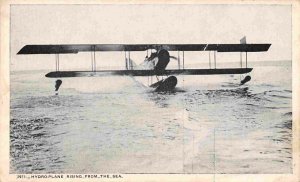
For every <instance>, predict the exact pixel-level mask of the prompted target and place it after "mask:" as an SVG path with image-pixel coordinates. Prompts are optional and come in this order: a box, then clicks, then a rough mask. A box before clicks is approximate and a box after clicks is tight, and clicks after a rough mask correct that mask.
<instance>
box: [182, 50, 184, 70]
mask: <svg viewBox="0 0 300 182" xmlns="http://www.w3.org/2000/svg"><path fill="white" fill-rule="evenodd" d="M182 68H183V69H184V51H182Z"/></svg>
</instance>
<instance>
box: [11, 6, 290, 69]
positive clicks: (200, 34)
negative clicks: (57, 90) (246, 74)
mask: <svg viewBox="0 0 300 182" xmlns="http://www.w3.org/2000/svg"><path fill="white" fill-rule="evenodd" d="M243 36H247V42H248V43H271V44H272V46H271V47H270V49H269V51H268V52H263V53H249V54H248V60H249V61H250V62H251V61H265V60H266V61H268V60H291V47H292V46H291V6H287V5H12V6H11V70H23V69H24V70H27V69H51V68H53V69H55V55H16V53H17V52H18V51H19V50H20V49H21V48H22V47H23V46H24V45H27V44H76V43H78V44H79V43H80V44H106V43H112V44H118V43H123V44H135V43H143V44H147V43H156V44H160V43H164V44H166V43H178V44H180V43H186V44H189V43H191V44H192V43H195V44H197V43H198V44H199V43H200V44H202V43H239V40H240V38H242V37H243ZM171 54H174V55H177V53H174V52H173V53H171ZM185 56H186V59H185V60H186V63H187V64H194V63H198V62H207V61H208V53H207V52H186V53H185ZM96 57H97V65H98V66H99V67H102V66H124V52H114V53H97V55H96ZM144 57H145V52H139V53H138V52H132V53H131V58H132V59H133V60H135V61H136V62H138V63H139V62H142V61H143V58H144ZM239 57H240V55H239V53H229V54H228V53H218V54H217V60H218V62H226V61H237V62H238V61H239ZM60 60H61V61H60V62H61V69H76V68H86V69H88V68H90V67H91V65H90V64H91V56H90V54H89V53H80V54H78V55H76V54H72V55H62V56H60Z"/></svg>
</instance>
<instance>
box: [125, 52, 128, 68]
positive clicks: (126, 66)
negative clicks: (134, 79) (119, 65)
mask: <svg viewBox="0 0 300 182" xmlns="http://www.w3.org/2000/svg"><path fill="white" fill-rule="evenodd" d="M124 57H125V68H126V69H127V70H128V65H127V57H126V51H124Z"/></svg>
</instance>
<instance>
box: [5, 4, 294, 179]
mask: <svg viewBox="0 0 300 182" xmlns="http://www.w3.org/2000/svg"><path fill="white" fill-rule="evenodd" d="M13 4H269V5H271V4H274V5H276V4H278V5H291V7H292V54H293V55H292V60H293V61H292V66H293V68H292V70H293V77H292V86H293V93H292V100H293V102H292V104H293V109H292V110H293V142H292V145H293V174H215V175H214V174H126V175H122V176H123V178H121V179H119V180H117V179H105V178H103V179H84V181H107V180H108V181H116V180H117V181H218V182H223V181H239V182H240V181H262V182H265V181H266V182H271V181H272V182H273V181H276V182H277V181H278V182H279V181H286V182H287V181H295V182H296V181H300V177H299V171H300V169H299V159H300V158H299V156H300V155H299V149H300V145H299V141H300V135H299V121H300V120H299V118H300V97H299V93H300V89H299V88H300V83H299V78H300V74H299V71H300V64H299V63H300V49H299V47H300V30H299V29H300V0H254V1H241V0H227V1H226V0H214V1H209V0H201V1H196V0H184V1H178V0H177V1H176V0H173V1H167V0H158V1H154V0H144V1H137V0H124V1H121V0H119V1H109V0H102V1H96V0H94V1H93V0H90V1H84V0H77V1H76V0H68V1H67V0H65V1H58V0H43V1H39V0H28V1H27V0H15V1H13V0H11V1H8V0H2V1H1V0H0V5H1V7H0V8H1V17H0V18H1V19H0V22H1V29H0V35H1V36H0V42H1V49H0V95H1V97H0V103H1V108H0V140H1V142H0V154H1V155H0V182H6V181H82V180H83V179H63V180H62V179H50V178H48V179H43V178H42V179H30V180H17V179H16V175H15V174H9V121H10V120H9V117H10V116H9V108H10V82H9V80H10V77H9V60H10V52H9V50H10V49H9V46H10V44H9V37H10V32H9V30H10V29H9V28H10V5H13Z"/></svg>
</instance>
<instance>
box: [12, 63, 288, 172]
mask: <svg viewBox="0 0 300 182" xmlns="http://www.w3.org/2000/svg"><path fill="white" fill-rule="evenodd" d="M253 66H254V70H253V71H252V72H251V74H250V75H251V77H252V80H251V81H250V82H248V83H247V84H245V85H243V86H240V85H239V82H240V80H241V79H242V76H240V75H234V76H233V75H222V76H221V75H216V76H178V81H179V83H178V88H177V89H176V90H175V91H174V92H171V93H155V92H153V90H151V89H149V88H148V87H147V85H148V84H149V82H151V78H149V79H148V78H147V77H145V78H141V77H136V78H132V77H122V76H108V77H97V78H63V79H62V81H63V83H62V86H61V88H60V90H59V95H55V92H54V83H55V79H49V78H45V76H44V75H45V74H46V73H47V71H12V72H11V75H10V81H11V86H10V89H11V103H10V104H11V105H10V108H11V110H10V112H11V118H10V173H28V174H30V173H210V174H211V173H292V144H291V142H292V74H291V73H292V69H291V68H292V67H291V62H290V61H286V62H283V61H282V62H280V64H265V65H263V64H261V65H258V64H257V65H253ZM152 79H153V81H154V80H155V79H156V78H154V77H153V78H152Z"/></svg>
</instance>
